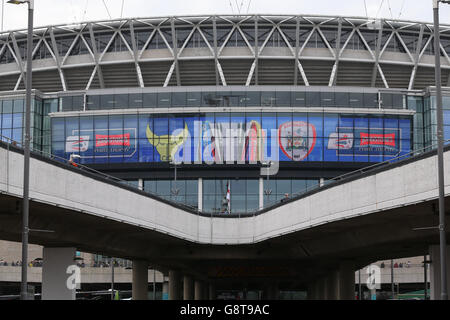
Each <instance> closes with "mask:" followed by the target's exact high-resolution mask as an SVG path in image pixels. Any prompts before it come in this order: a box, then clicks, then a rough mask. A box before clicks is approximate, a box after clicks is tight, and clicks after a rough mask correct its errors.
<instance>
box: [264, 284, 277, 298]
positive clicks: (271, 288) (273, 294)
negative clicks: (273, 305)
mask: <svg viewBox="0 0 450 320" xmlns="http://www.w3.org/2000/svg"><path fill="white" fill-rule="evenodd" d="M266 298H267V300H277V299H278V286H277V284H276V283H269V284H268V285H267V287H266Z"/></svg>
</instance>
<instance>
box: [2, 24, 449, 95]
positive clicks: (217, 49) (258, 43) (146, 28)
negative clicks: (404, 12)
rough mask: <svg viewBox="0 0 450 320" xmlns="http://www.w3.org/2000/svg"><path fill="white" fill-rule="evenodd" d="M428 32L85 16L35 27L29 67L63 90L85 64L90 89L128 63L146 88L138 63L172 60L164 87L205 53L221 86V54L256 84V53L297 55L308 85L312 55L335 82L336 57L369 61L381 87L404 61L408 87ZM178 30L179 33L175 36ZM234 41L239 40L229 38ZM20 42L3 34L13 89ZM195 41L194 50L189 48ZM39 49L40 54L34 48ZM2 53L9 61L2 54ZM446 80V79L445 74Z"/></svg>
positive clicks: (300, 79)
mask: <svg viewBox="0 0 450 320" xmlns="http://www.w3.org/2000/svg"><path fill="white" fill-rule="evenodd" d="M179 30H181V31H182V32H180V31H179ZM330 30H334V31H331V32H330ZM432 31H433V29H432V25H430V24H427V23H420V22H410V21H394V20H378V21H375V20H367V19H365V18H345V17H323V16H271V15H257V16H203V17H168V18H147V19H145V18H142V19H138V18H136V19H126V20H111V21H99V22H87V23H82V24H78V25H59V26H48V27H41V28H36V29H35V30H34V33H33V36H34V49H33V60H34V62H33V69H34V72H37V71H48V70H56V71H57V74H58V77H59V81H60V82H61V88H62V91H67V90H70V89H71V88H70V86H68V84H67V79H66V75H65V73H66V70H68V69H72V70H73V69H74V68H83V67H90V68H89V77H88V78H87V81H86V82H85V84H84V85H83V88H78V89H86V90H88V89H90V88H93V86H92V85H93V83H94V81H96V82H98V84H97V86H96V87H99V88H105V87H107V85H106V84H105V76H104V72H103V69H104V68H105V67H106V66H107V65H112V64H113V65H118V64H128V65H133V68H134V70H135V79H136V83H137V86H139V87H145V86H148V85H147V84H146V81H145V77H144V76H143V72H142V68H141V66H142V64H145V63H147V62H166V63H167V65H168V66H169V67H168V70H165V72H164V81H163V83H161V86H163V87H167V86H170V85H177V86H180V85H184V84H183V83H182V80H181V78H182V76H181V72H182V71H181V70H180V63H182V61H194V60H199V61H204V60H210V61H213V63H214V72H213V74H214V76H215V85H223V86H226V85H227V84H228V81H227V76H226V73H225V72H224V69H223V64H224V63H225V62H224V61H227V60H228V61H230V60H246V61H248V66H249V67H248V68H247V69H246V72H247V73H246V74H245V75H243V76H242V78H243V79H245V81H244V82H242V83H240V84H241V85H245V86H250V85H252V84H256V85H257V84H260V83H259V81H258V74H259V72H258V68H259V65H260V61H261V60H269V59H271V60H285V61H286V60H290V61H293V62H294V63H293V66H294V70H293V72H294V75H293V81H292V85H296V84H302V85H305V86H309V85H311V81H310V79H309V75H308V72H306V71H305V68H304V64H305V63H308V61H312V60H316V61H328V63H329V64H330V66H331V72H330V74H329V77H328V78H327V79H326V80H327V83H328V85H329V86H334V85H336V80H337V78H338V74H339V66H340V64H341V63H342V62H345V61H350V62H359V63H369V64H370V65H371V68H372V73H371V81H370V82H371V83H370V86H372V87H374V86H376V82H377V81H381V83H382V86H383V87H385V88H389V87H390V83H389V81H388V79H387V77H386V76H385V68H386V66H388V65H401V66H408V67H409V68H410V69H408V70H411V71H410V74H409V83H408V89H413V88H414V82H415V78H416V75H417V70H418V68H420V67H428V68H431V67H433V64H432V60H430V59H426V58H425V56H426V55H427V54H429V53H430V52H431V53H434V51H433V50H434V44H433V32H432ZM137 33H139V37H140V38H139V43H138V35H137ZM219 33H220V34H219ZM441 33H442V35H443V38H444V41H442V42H441V45H440V48H439V50H440V54H441V56H442V59H443V64H442V68H443V69H450V58H449V55H450V26H448V25H446V26H442V29H441ZM179 34H181V35H183V37H184V39H183V38H181V39H180V38H178V35H179ZM142 35H145V37H144V38H142V37H141V36H142ZM370 35H372V37H371V36H370ZM445 35H448V38H447V37H445ZM100 38H101V39H100ZM155 38H158V39H157V40H155ZM61 39H63V40H64V41H65V46H66V49H65V50H61V49H60V48H61V46H62V44H61V41H62V40H61ZM105 39H106V40H105ZM116 41H119V42H120V45H121V48H120V50H114V49H113V48H112V47H113V46H114V45H115V43H116ZM156 41H158V47H157V50H156V51H157V52H158V53H157V54H148V52H149V51H152V50H151V48H150V45H151V44H152V42H156ZM233 41H235V43H236V44H237V43H238V42H239V45H235V46H233V45H230V42H233ZM355 41H356V42H357V43H358V46H357V48H356V49H357V50H355V45H353V46H350V45H349V44H350V43H355ZM411 41H412V42H411ZM312 42H314V43H316V44H315V45H314V44H312ZM200 43H201V44H200ZM393 43H394V44H393ZM274 44H276V45H274ZM76 46H82V47H84V48H85V52H84V55H85V56H84V57H83V59H77V58H78V57H77V55H76V54H75V55H74V54H73V52H74V48H75V47H76ZM392 46H397V47H396V48H397V49H396V50H397V51H396V52H393V51H392V50H391V49H392ZM230 47H232V48H233V49H232V50H230V49H229V48H230ZM274 47H276V49H274ZM430 47H431V48H430ZM25 48H26V30H19V31H11V32H6V33H3V34H0V77H2V76H4V75H14V74H18V78H17V80H16V82H15V85H14V90H18V89H20V88H21V86H23V85H24V79H25V67H24V66H25V64H24V55H25V51H26V50H25ZM195 48H197V50H192V49H195ZM200 49H201V50H200ZM311 49H312V50H311ZM42 50H43V51H45V59H41V58H40V57H38V55H37V53H38V52H40V51H42ZM156 51H155V52H156ZM112 52H114V53H115V54H113V53H112ZM119 52H120V54H119ZM6 55H9V57H10V60H8V61H6V60H4V59H3V58H4V57H5V56H6ZM12 58H13V61H12ZM38 60H42V61H41V62H39V61H38ZM44 60H45V61H44ZM8 62H10V63H8ZM449 75H450V73H449ZM233 84H236V83H233ZM445 85H450V76H449V79H448V83H447V84H445Z"/></svg>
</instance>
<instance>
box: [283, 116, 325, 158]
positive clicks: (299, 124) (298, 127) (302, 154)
mask: <svg viewBox="0 0 450 320" xmlns="http://www.w3.org/2000/svg"><path fill="white" fill-rule="evenodd" d="M316 140H317V133H316V128H315V127H314V125H312V124H311V123H310V124H308V123H307V122H304V121H293V122H286V123H283V124H282V125H281V126H280V128H279V129H278V141H279V144H280V149H281V151H283V153H284V154H285V155H286V156H287V157H288V158H289V159H291V160H294V161H302V160H304V159H306V157H307V156H308V155H309V154H310V153H311V152H312V151H313V149H314V147H315V145H316Z"/></svg>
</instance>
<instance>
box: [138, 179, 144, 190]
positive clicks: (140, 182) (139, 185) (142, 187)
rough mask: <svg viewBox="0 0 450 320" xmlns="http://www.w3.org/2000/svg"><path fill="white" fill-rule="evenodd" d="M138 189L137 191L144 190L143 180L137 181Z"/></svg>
mask: <svg viewBox="0 0 450 320" xmlns="http://www.w3.org/2000/svg"><path fill="white" fill-rule="evenodd" d="M138 188H139V190H144V179H139V180H138Z"/></svg>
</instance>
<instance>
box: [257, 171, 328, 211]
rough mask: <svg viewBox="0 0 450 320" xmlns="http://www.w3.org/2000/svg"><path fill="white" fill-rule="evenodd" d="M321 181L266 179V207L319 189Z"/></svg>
mask: <svg viewBox="0 0 450 320" xmlns="http://www.w3.org/2000/svg"><path fill="white" fill-rule="evenodd" d="M319 180H320V179H271V178H270V177H269V179H264V193H263V194H264V207H266V206H269V205H272V204H275V203H277V202H279V201H282V200H283V199H289V198H292V197H296V196H299V195H301V194H303V193H306V192H308V191H311V190H314V189H316V188H318V187H319Z"/></svg>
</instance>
